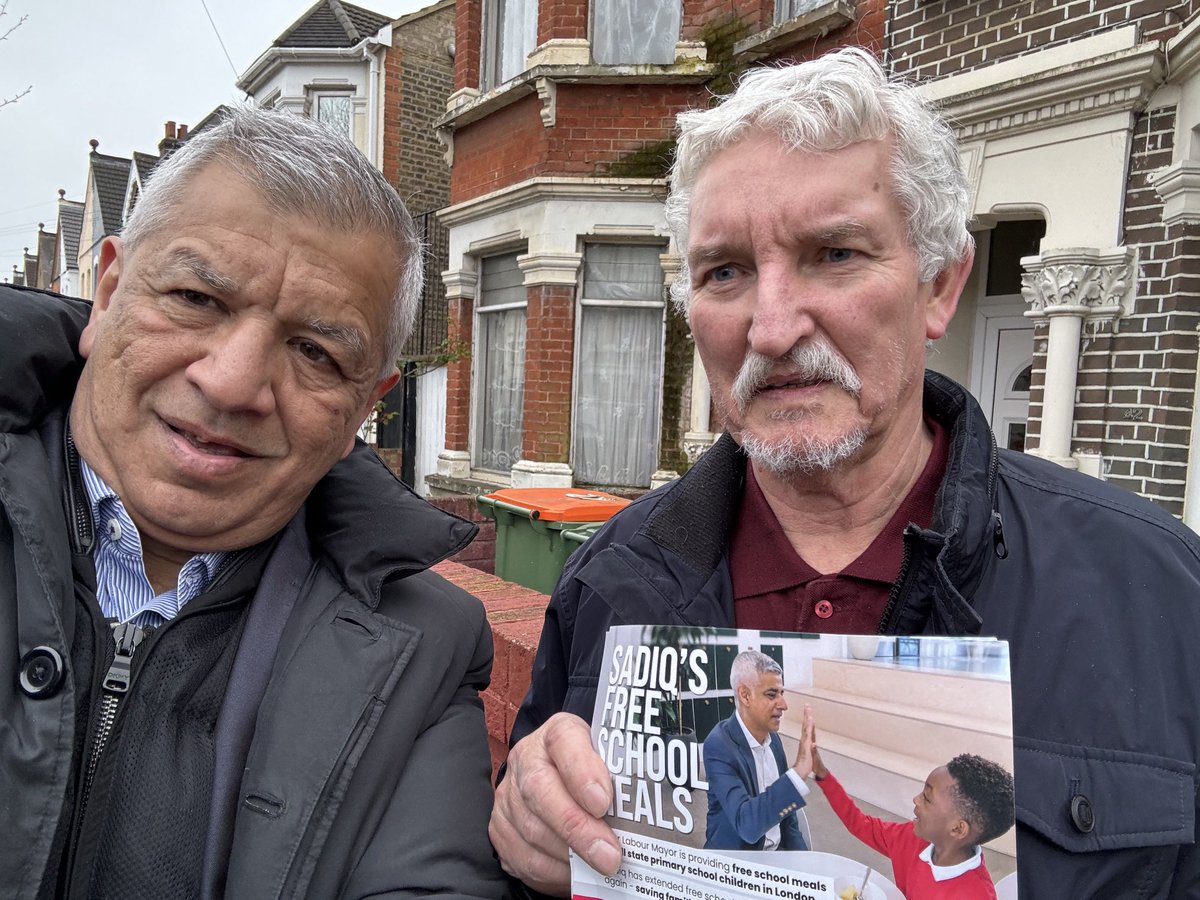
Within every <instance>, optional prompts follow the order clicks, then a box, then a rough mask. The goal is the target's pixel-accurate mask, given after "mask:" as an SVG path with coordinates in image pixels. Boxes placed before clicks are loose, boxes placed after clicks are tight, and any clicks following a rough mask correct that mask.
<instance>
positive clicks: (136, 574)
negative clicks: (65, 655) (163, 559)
mask: <svg viewBox="0 0 1200 900" xmlns="http://www.w3.org/2000/svg"><path fill="white" fill-rule="evenodd" d="M79 471H80V474H81V475H82V476H83V485H84V489H85V490H86V492H87V497H88V508H89V510H90V511H91V514H92V522H94V523H95V531H96V541H95V544H94V546H93V548H92V558H93V559H94V561H95V563H96V599H97V601H99V603H100V610H101V612H103V613H104V615H105V617H106V618H109V619H117V620H118V621H121V622H134V623H135V624H137V625H142V626H149V625H158V624H161V623H162V622H163V621H164V620H167V619H173V618H175V616H176V615H178V614H179V610H180V609H182V608H183V605H184V604H185V603H187V602H188V601H189V600H193V599H195V598H196V597H198V596H199V595H200V594H202V593H204V591H205V590H206V589H207V588H208V586H209V584H211V583H212V580H213V577H214V576H215V575H216V572H217V570H218V569H219V568H220V566H221V564H222V563H223V562H224V561H225V560H226V559H227V558H228V557H229V556H230V551H215V552H212V553H198V554H196V555H195V556H193V557H192V558H191V559H189V560H188V561H187V562H186V563H184V565H183V568H182V569H180V570H179V579H178V583H177V584H176V586H175V587H173V588H171V589H170V590H167V591H164V592H163V593H161V594H155V592H154V588H153V587H151V585H150V579H149V578H147V577H146V566H145V561H144V558H143V555H142V539H141V535H139V534H138V530H137V526H136V525H134V523H133V519H131V518H130V517H129V513H128V512H126V510H125V505H124V504H123V503H122V502H121V498H120V497H118V496H117V492H116V491H114V490H113V489H112V488H111V487H109V486H108V485H107V484H106V483H105V482H104V479H102V478H101V477H100V476H99V475H97V474H96V473H95V472H94V471H93V470H92V468H91V466H89V465H88V464H87V462H86V461H85V460H84V459H83V457H82V456H80V457H79Z"/></svg>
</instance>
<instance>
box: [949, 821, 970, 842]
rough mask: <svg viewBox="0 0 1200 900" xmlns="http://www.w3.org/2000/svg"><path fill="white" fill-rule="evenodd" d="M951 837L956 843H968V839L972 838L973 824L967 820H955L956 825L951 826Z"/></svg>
mask: <svg viewBox="0 0 1200 900" xmlns="http://www.w3.org/2000/svg"><path fill="white" fill-rule="evenodd" d="M950 836H951V837H953V838H954V840H956V841H960V842H962V843H966V842H967V838H969V837H970V836H971V823H970V822H968V821H967V820H966V819H955V820H954V824H953V825H951V826H950Z"/></svg>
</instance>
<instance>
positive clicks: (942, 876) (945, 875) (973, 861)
mask: <svg viewBox="0 0 1200 900" xmlns="http://www.w3.org/2000/svg"><path fill="white" fill-rule="evenodd" d="M917 857H918V858H919V859H920V860H922V861H923V862H925V863H927V864H928V865H929V868H930V869H932V870H933V880H934V881H949V880H950V879H951V878H957V877H958V876H959V875H965V874H966V873H967V872H970V871H971V870H972V869H978V868H979V867H980V866H982V865H983V849H982V848H981V847H979V846H978V845H976V847H975V852H974V853H973V854H972V855H971V858H970V859H965V860H963V861H962V862H960V863H959V864H958V865H955V866H939V865H935V864H934V862H933V844H930V845H929V846H927V847H926V848H925V849H924V850H922V851H921V852H920V853H918V854H917Z"/></svg>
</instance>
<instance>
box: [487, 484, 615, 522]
mask: <svg viewBox="0 0 1200 900" xmlns="http://www.w3.org/2000/svg"><path fill="white" fill-rule="evenodd" d="M487 496H488V497H490V498H492V499H494V500H503V501H504V502H505V503H511V504H512V505H513V506H520V507H522V508H524V509H528V510H530V511H531V512H532V515H531V518H534V519H541V520H543V521H546V522H603V521H605V520H607V519H609V518H610V517H611V516H612V515H613V513H615V512H617V510H619V509H621V508H622V507H624V506H628V505H629V501H628V500H626V499H625V498H624V497H618V496H616V495H615V494H606V493H604V492H603V491H588V490H583V489H581V488H505V489H504V490H502V491H494V492H492V493H490V494H488V495H487Z"/></svg>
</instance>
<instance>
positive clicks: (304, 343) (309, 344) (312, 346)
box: [292, 338, 334, 366]
mask: <svg viewBox="0 0 1200 900" xmlns="http://www.w3.org/2000/svg"><path fill="white" fill-rule="evenodd" d="M292 346H293V347H295V348H296V349H297V350H298V351H299V352H300V355H301V356H303V357H304V358H305V359H307V360H308V361H309V362H314V363H318V364H320V365H330V366H332V365H334V361H333V357H332V356H330V355H329V354H328V353H326V352H325V348H324V347H322V346H321V345H320V344H318V343H316V342H315V341H310V340H306V339H304V338H299V339H297V340H294V341H292Z"/></svg>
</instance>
